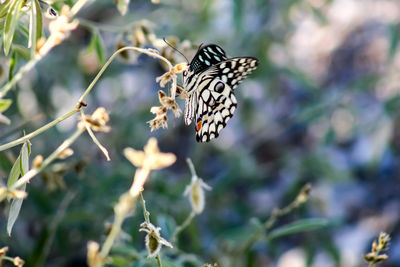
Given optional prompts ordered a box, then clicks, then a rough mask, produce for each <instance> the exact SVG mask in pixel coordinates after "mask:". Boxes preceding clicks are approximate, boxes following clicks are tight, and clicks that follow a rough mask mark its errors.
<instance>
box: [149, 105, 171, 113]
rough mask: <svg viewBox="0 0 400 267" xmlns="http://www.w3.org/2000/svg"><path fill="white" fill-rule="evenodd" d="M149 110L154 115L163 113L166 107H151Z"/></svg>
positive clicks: (165, 111)
mask: <svg viewBox="0 0 400 267" xmlns="http://www.w3.org/2000/svg"><path fill="white" fill-rule="evenodd" d="M150 112H151V113H153V114H156V115H164V114H166V113H167V108H166V107H163V106H161V107H151V108H150Z"/></svg>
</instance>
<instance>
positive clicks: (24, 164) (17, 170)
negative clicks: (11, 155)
mask: <svg viewBox="0 0 400 267" xmlns="http://www.w3.org/2000/svg"><path fill="white" fill-rule="evenodd" d="M30 154H31V143H30V142H29V141H26V142H25V143H24V144H23V145H22V148H21V152H20V154H19V156H18V158H17V160H16V161H15V163H14V165H13V167H12V168H11V171H10V176H9V179H8V183H7V187H8V188H9V187H10V186H11V185H13V184H14V183H15V182H16V180H17V178H18V177H19V174H21V175H22V176H23V175H24V174H25V173H27V172H28V170H29V155H30ZM25 189H26V184H24V185H22V186H21V188H19V189H18V190H22V191H25ZM23 201H24V199H22V198H15V199H13V200H12V201H11V205H10V212H9V214H8V220H7V233H8V235H10V236H11V231H12V228H13V226H14V223H15V222H16V221H17V218H18V215H19V212H20V210H21V206H22V202H23Z"/></svg>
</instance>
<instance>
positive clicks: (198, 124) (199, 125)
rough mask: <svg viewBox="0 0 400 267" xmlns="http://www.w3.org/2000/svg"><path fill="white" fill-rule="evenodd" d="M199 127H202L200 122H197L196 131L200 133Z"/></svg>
mask: <svg viewBox="0 0 400 267" xmlns="http://www.w3.org/2000/svg"><path fill="white" fill-rule="evenodd" d="M201 125H202V121H201V120H200V121H198V122H197V125H196V131H200V129H201Z"/></svg>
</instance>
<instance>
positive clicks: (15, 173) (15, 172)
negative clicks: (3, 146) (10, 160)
mask: <svg viewBox="0 0 400 267" xmlns="http://www.w3.org/2000/svg"><path fill="white" fill-rule="evenodd" d="M20 166H21V157H20V156H18V158H17V160H16V161H15V162H14V165H13V166H12V168H11V171H10V175H9V176H8V180H7V188H10V187H11V186H12V185H13V184H14V183H15V182H16V181H17V180H18V178H19V175H20V174H21V168H20Z"/></svg>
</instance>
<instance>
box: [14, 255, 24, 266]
mask: <svg viewBox="0 0 400 267" xmlns="http://www.w3.org/2000/svg"><path fill="white" fill-rule="evenodd" d="M13 263H14V265H15V266H18V267H22V266H23V265H24V263H25V261H24V260H23V259H21V258H20V257H15V258H14V260H13Z"/></svg>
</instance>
